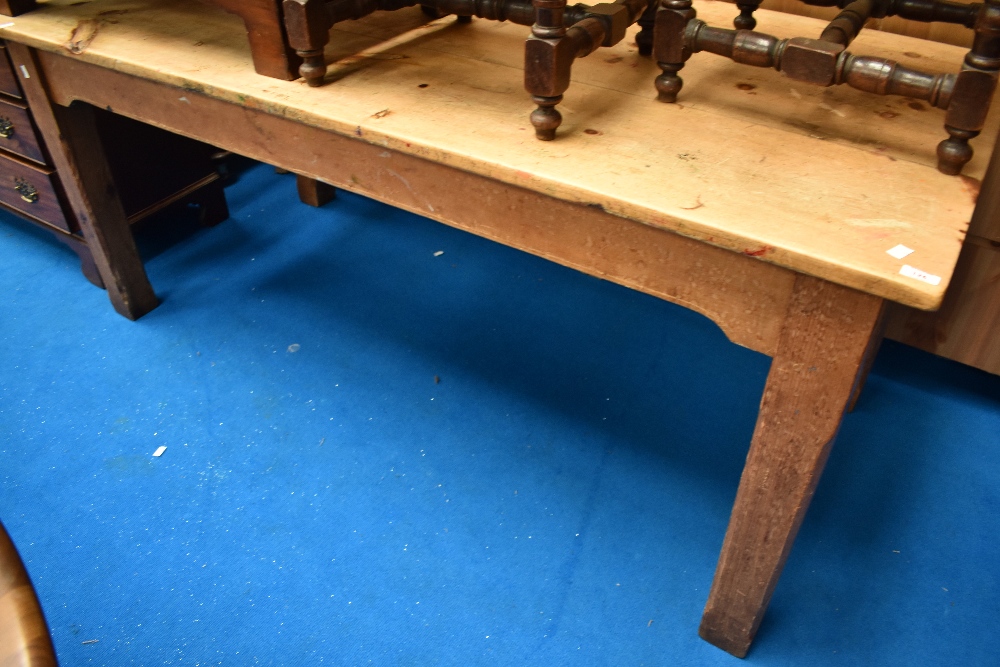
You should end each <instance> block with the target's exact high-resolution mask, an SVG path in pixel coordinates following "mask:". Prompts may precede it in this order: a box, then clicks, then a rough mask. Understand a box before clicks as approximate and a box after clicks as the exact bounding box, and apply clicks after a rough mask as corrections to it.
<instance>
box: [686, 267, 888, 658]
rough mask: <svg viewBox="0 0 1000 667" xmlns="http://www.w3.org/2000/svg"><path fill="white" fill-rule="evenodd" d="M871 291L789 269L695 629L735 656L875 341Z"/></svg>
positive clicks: (758, 613)
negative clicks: (788, 290) (776, 331)
mask: <svg viewBox="0 0 1000 667" xmlns="http://www.w3.org/2000/svg"><path fill="white" fill-rule="evenodd" d="M882 310H883V302H882V299H880V298H878V297H873V296H871V295H868V294H864V293H861V292H857V291H855V290H852V289H848V288H846V287H841V286H839V285H835V284H833V283H830V282H826V281H824V280H820V279H817V278H811V277H809V276H801V275H800V276H798V277H797V278H796V282H795V288H794V290H793V292H792V296H791V299H790V301H789V306H788V311H787V314H786V315H785V321H784V324H783V327H782V332H781V336H780V338H779V343H778V350H777V352H776V353H775V355H774V361H773V362H772V364H771V371H770V373H769V374H768V377H767V384H766V386H765V388H764V397H763V399H762V400H761V406H760V416H759V417H758V418H757V427H756V429H755V430H754V434H753V441H752V443H751V445H750V453H749V455H748V456H747V462H746V467H745V468H744V469H743V477H742V479H741V480H740V486H739V490H738V491H737V493H736V502H735V504H734V505H733V513H732V516H731V518H730V521H729V528H728V530H727V531H726V538H725V541H724V542H723V545H722V554H721V555H720V557H719V564H718V566H717V568H716V571H715V580H714V581H713V582H712V589H711V592H710V593H709V597H708V604H707V605H706V606H705V613H704V616H702V621H701V628H700V631H699V634H700V635H701V636H702V638H704V639H706V640H707V641H709V642H711V643H712V644H715V645H716V646H718V647H719V648H722V649H724V650H726V651H728V652H729V653H732V654H733V655H735V656H738V657H741V658H742V657H744V656H745V655H746V653H747V651H748V650H749V648H750V643H751V642H752V641H753V637H754V635H755V634H756V632H757V628H758V627H759V626H760V621H761V619H762V618H763V616H764V611H765V610H766V609H767V605H768V602H770V599H771V594H772V593H773V591H774V587H775V584H777V582H778V577H779V576H780V574H781V570H782V568H783V567H784V565H785V561H786V560H787V558H788V553H789V551H790V550H791V548H792V542H793V541H794V540H795V535H796V533H797V532H798V529H799V526H800V525H801V524H802V519H803V517H804V516H805V513H806V509H807V508H808V507H809V501H810V500H811V499H812V495H813V491H815V489H816V484H817V482H818V481H819V477H820V474H821V473H822V471H823V465H824V464H825V463H826V459H827V456H828V454H829V452H830V447H831V445H832V444H833V440H834V438H835V437H836V435H837V430H838V429H839V428H840V423H841V420H842V419H843V416H844V412H845V410H846V408H847V405H848V402H849V401H850V398H851V395H852V392H853V390H854V387H855V384H856V382H857V381H858V380H859V377H860V375H861V373H862V371H863V365H864V360H865V357H866V355H867V354H869V353H870V350H871V347H872V346H873V345H875V344H877V342H878V340H879V335H878V331H879V321H880V318H881V315H882Z"/></svg>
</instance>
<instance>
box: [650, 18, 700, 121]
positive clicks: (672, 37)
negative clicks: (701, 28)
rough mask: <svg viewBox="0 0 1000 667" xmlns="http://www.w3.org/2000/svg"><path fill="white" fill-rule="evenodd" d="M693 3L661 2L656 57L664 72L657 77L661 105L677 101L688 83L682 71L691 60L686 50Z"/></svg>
mask: <svg viewBox="0 0 1000 667" xmlns="http://www.w3.org/2000/svg"><path fill="white" fill-rule="evenodd" d="M695 15H696V12H695V10H694V9H693V8H692V7H691V0H661V2H660V7H659V9H658V11H657V12H656V27H655V30H654V36H653V54H654V56H655V57H656V64H657V65H659V66H660V69H661V70H663V73H662V74H660V76H658V77H656V90H657V93H658V99H659V100H660V101H661V102H676V101H677V94H678V93H679V92H681V87H682V86H683V85H684V81H683V80H682V79H681V77H680V76H678V74H677V73H678V72H680V71H681V68H683V67H684V63H685V62H686V61H687V59H688V58H690V57H691V53H690V51H688V50H687V49H686V48H684V29H685V28H686V27H687V24H688V22H690V21H691V20H692V19H694V17H695Z"/></svg>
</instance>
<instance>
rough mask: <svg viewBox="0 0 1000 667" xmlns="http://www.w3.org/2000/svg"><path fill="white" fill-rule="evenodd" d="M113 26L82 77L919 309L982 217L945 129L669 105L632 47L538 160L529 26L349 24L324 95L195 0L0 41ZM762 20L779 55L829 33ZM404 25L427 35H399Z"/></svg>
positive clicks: (809, 25)
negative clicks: (96, 68)
mask: <svg viewBox="0 0 1000 667" xmlns="http://www.w3.org/2000/svg"><path fill="white" fill-rule="evenodd" d="M116 7H120V8H127V11H126V10H125V9H123V10H122V11H124V12H125V13H123V14H120V15H117V16H116V22H115V23H113V24H108V25H105V26H104V27H102V28H101V31H100V33H99V35H98V36H97V37H96V38H95V39H94V40H93V41H92V42H91V43H90V45H89V46H88V48H87V49H86V50H85V51H84V52H83V53H80V54H78V55H75V56H74V57H75V58H77V59H79V60H82V61H85V62H92V63H95V64H99V65H101V66H103V67H107V68H111V69H115V70H119V71H122V72H126V73H129V74H133V75H135V76H137V77H140V78H148V79H151V80H156V81H159V82H161V83H165V84H167V85H171V86H175V87H177V88H178V95H177V97H178V98H181V97H183V91H185V90H197V91H201V92H203V93H205V94H206V95H208V96H211V97H213V98H216V99H219V100H224V101H228V102H231V103H235V104H239V105H241V106H244V107H246V108H258V109H265V110H267V111H268V112H270V113H273V114H276V115H282V116H285V117H288V118H292V119H295V120H296V121H298V122H299V123H301V124H302V125H304V126H310V127H316V128H320V129H324V130H328V131H331V132H334V133H337V134H342V135H345V136H354V137H357V136H358V133H360V135H361V138H362V139H363V140H364V141H367V142H370V143H373V144H376V145H379V146H383V147H385V148H388V149H392V150H396V151H399V152H401V153H407V154H411V155H416V156H422V157H426V158H428V159H430V160H431V161H434V162H438V163H443V164H447V165H449V166H452V167H455V168H458V169H461V170H466V171H471V172H474V173H477V174H480V175H483V176H486V177H488V178H491V179H495V180H498V181H500V182H504V183H509V184H514V185H517V186H520V187H526V188H529V189H533V190H536V191H538V192H542V193H544V194H548V195H550V196H553V197H557V198H559V199H564V200H567V201H576V202H584V203H594V204H599V205H600V206H602V207H603V208H604V209H605V210H607V211H609V212H612V213H614V214H616V215H620V216H623V217H627V218H629V219H633V220H636V221H639V222H642V223H643V224H647V225H650V226H654V227H658V228H662V229H668V230H671V231H676V232H678V233H680V234H683V235H685V236H688V237H691V238H694V239H698V240H701V241H704V242H707V243H711V244H713V245H716V246H719V247H722V248H725V249H728V250H732V251H735V252H739V253H746V254H748V255H752V256H754V257H756V258H757V260H758V261H763V262H769V263H774V264H777V265H780V266H784V267H787V268H790V269H792V270H794V271H797V272H802V273H807V274H810V275H814V276H817V277H821V278H824V279H827V280H830V281H833V282H837V283H839V284H843V285H845V286H849V287H853V288H855V289H859V290H862V291H867V292H871V293H874V294H877V295H879V296H882V297H884V298H887V299H891V300H895V301H899V302H902V303H905V304H908V305H911V306H914V307H917V308H921V309H933V308H936V307H937V306H938V305H940V302H941V300H942V298H943V295H944V291H945V288H946V286H947V283H948V281H949V279H950V275H951V271H952V269H953V267H954V264H955V262H956V260H957V257H958V253H959V250H960V247H961V241H962V239H963V238H964V234H965V230H966V228H967V225H968V221H969V219H970V218H971V214H972V209H973V197H972V194H971V192H970V187H971V186H970V185H969V182H968V181H967V180H963V179H955V178H950V177H946V176H943V175H941V174H938V173H936V171H935V170H934V169H933V166H932V165H933V162H934V146H935V145H936V143H937V142H938V141H939V140H940V139H941V138H942V136H943V135H942V133H941V132H942V130H941V123H942V121H943V117H942V115H941V114H939V113H938V112H937V111H934V110H929V109H927V108H926V107H925V105H921V104H915V105H911V103H910V102H908V101H907V100H905V99H902V98H898V99H894V98H881V97H877V96H872V95H869V94H865V93H860V92H858V91H853V90H849V89H844V88H843V87H840V88H837V89H821V88H812V87H808V86H799V85H792V84H790V83H789V81H788V80H787V79H784V78H783V77H782V76H781V74H780V73H777V72H771V71H764V70H757V69H754V68H748V67H746V66H743V65H737V64H734V63H731V62H728V61H726V60H724V59H722V58H718V57H715V56H711V55H707V54H699V56H697V57H695V58H692V59H691V61H690V63H689V65H688V66H687V67H686V68H685V70H684V71H685V74H684V76H685V80H686V82H687V83H686V87H685V92H684V93H683V94H682V99H681V104H680V105H664V104H659V103H656V102H655V101H654V99H653V97H654V91H653V88H652V80H653V78H654V77H655V74H656V71H657V68H656V67H655V64H654V63H652V62H651V61H650V60H649V59H646V58H641V57H639V56H638V55H637V54H636V53H635V47H634V46H632V45H631V40H630V39H626V40H625V41H624V42H622V43H621V44H620V45H618V46H616V47H613V48H610V49H602V50H601V51H600V52H598V53H596V54H594V55H592V56H590V57H588V58H584V59H581V60H580V61H578V62H577V63H576V65H575V69H574V72H573V78H574V81H573V84H572V86H571V87H570V90H569V92H568V93H567V95H566V99H565V101H564V102H563V103H562V104H561V105H560V108H561V109H562V111H563V115H564V117H565V121H564V123H563V126H562V128H561V131H562V134H561V135H560V137H559V138H558V139H557V140H556V141H555V142H551V143H547V144H543V143H542V142H537V141H535V140H534V139H533V137H532V135H531V131H530V130H531V126H530V124H528V122H527V114H528V113H529V112H530V110H531V108H532V104H531V102H530V99H528V97H527V95H526V94H525V93H524V92H523V86H522V78H523V74H522V70H521V64H522V63H521V59H522V58H523V40H524V39H525V37H526V34H527V33H526V32H525V31H526V29H525V28H523V27H521V26H516V25H510V24H497V23H491V22H487V21H474V22H473V23H472V24H471V25H456V24H455V23H454V21H452V20H451V19H442V20H440V21H437V22H432V23H430V24H427V25H424V26H421V25H420V23H421V22H422V21H423V18H421V17H420V16H418V15H419V14H420V12H419V10H416V9H415V10H414V12H408V11H407V10H403V11H401V12H396V13H392V14H383V15H379V16H373V17H370V20H369V19H365V20H363V21H356V22H345V23H344V24H341V25H340V26H338V27H337V29H335V35H334V38H333V39H332V40H331V46H330V47H329V48H328V52H327V57H328V60H330V61H332V64H331V68H330V70H331V74H330V78H331V79H332V80H333V81H332V83H331V84H330V85H327V86H325V87H323V88H321V89H310V88H308V87H307V86H305V85H304V84H303V83H301V82H288V83H286V82H281V81H274V80H270V79H266V78H262V77H259V76H257V75H256V74H254V72H253V68H252V64H251V62H250V59H249V50H248V48H247V45H246V42H245V37H244V35H243V34H242V30H241V29H240V28H239V22H238V20H237V19H236V17H232V16H228V15H226V14H224V13H221V12H219V11H217V10H215V9H213V8H211V7H207V6H202V5H201V4H199V3H192V2H188V1H187V0H178V1H177V2H171V3H163V2H156V1H154V0H130V1H129V2H127V3H125V2H123V0H95V2H91V3H87V4H84V5H80V6H73V4H72V3H71V2H69V0H55V1H54V2H52V3H50V4H49V5H48V6H46V7H45V8H43V9H41V10H39V11H37V12H33V13H31V14H27V15H25V16H24V17H21V18H19V19H18V20H17V21H16V22H15V25H14V26H12V27H9V28H5V29H3V30H2V31H0V34H3V35H7V36H8V37H10V38H11V39H16V40H19V41H23V42H25V43H28V44H30V45H33V46H37V47H38V48H41V49H45V50H49V51H52V52H56V53H65V52H66V50H65V48H64V46H63V45H64V44H65V42H66V39H67V37H68V35H70V34H71V33H72V31H73V29H74V28H75V27H76V26H77V25H79V23H80V22H81V21H86V20H92V19H93V17H94V16H95V15H96V14H97V13H99V12H100V11H108V10H110V9H112V8H116ZM732 10H733V7H732V5H728V4H725V3H719V2H702V3H700V4H698V11H699V14H700V15H701V16H702V17H703V18H706V19H707V20H710V21H713V22H716V21H718V22H720V23H722V22H725V21H726V20H731V14H732ZM764 14H765V15H766V17H767V20H768V21H769V25H770V26H771V27H772V28H773V31H774V32H775V33H776V34H779V35H796V34H809V33H811V32H814V31H816V29H817V27H818V26H819V25H820V23H819V22H817V21H815V20H812V19H807V18H802V17H797V16H790V15H785V14H780V13H770V14H768V13H766V12H765V13H764ZM234 20H236V23H235V24H234V23H233V21H234ZM407 21H409V22H411V24H416V25H417V26H418V27H416V28H413V29H412V30H409V31H408V32H403V33H402V34H400V32H401V30H403V29H404V28H406V27H408V25H410V24H408V23H407ZM865 40H869V41H868V42H866V41H865ZM153 45H155V46H153ZM195 45H197V46H195ZM855 45H856V47H857V50H858V51H859V52H860V51H862V50H863V51H865V52H869V53H876V54H879V55H884V56H886V57H892V58H897V59H898V60H900V61H901V62H904V63H907V64H910V65H915V66H920V67H922V68H923V69H928V70H931V71H934V70H941V71H945V70H954V69H955V68H957V67H958V64H959V63H960V62H961V59H962V56H963V55H964V52H963V50H962V49H959V48H957V47H953V46H949V45H943V44H936V43H933V42H923V41H921V42H916V41H915V40H913V39H912V38H906V37H900V36H897V35H890V34H885V33H868V34H862V36H861V37H859V38H858V40H857V41H856V42H855ZM907 54H911V55H907ZM914 54H915V55H914ZM996 124H997V118H996V115H995V114H994V117H992V118H991V120H990V124H989V126H988V129H987V131H986V133H985V134H984V136H983V137H981V138H980V139H978V140H977V141H976V144H977V147H978V149H979V150H978V152H977V157H976V158H975V159H974V160H973V162H972V163H970V165H969V166H968V167H967V174H968V175H969V177H970V178H972V179H976V178H980V177H981V176H982V173H983V171H984V169H985V165H986V162H987V158H988V153H989V150H988V147H989V146H991V145H992V141H993V136H995V128H996ZM655 128H670V131H669V133H667V132H662V133H658V132H656V131H655ZM984 147H985V148H984ZM876 175H877V176H876ZM873 181H877V183H878V186H877V189H878V193H877V195H876V193H875V192H874V191H873ZM897 243H903V244H904V245H907V246H909V247H911V248H914V249H915V250H916V253H915V254H914V255H913V256H912V257H911V259H910V263H911V264H913V265H914V266H917V267H918V268H920V269H921V270H923V271H926V272H928V273H931V274H934V275H938V276H940V277H941V278H942V280H941V283H940V284H939V285H936V286H934V285H929V284H926V283H921V282H919V281H916V280H914V279H911V278H906V277H904V276H901V275H899V269H900V266H901V263H900V262H899V261H897V260H895V259H893V258H892V257H890V256H888V255H886V254H885V251H886V250H887V249H889V248H891V247H892V246H894V245H896V244H897Z"/></svg>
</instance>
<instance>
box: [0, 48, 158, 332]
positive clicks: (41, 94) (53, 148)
mask: <svg viewBox="0 0 1000 667" xmlns="http://www.w3.org/2000/svg"><path fill="white" fill-rule="evenodd" d="M7 49H8V51H9V53H10V56H11V60H12V61H13V63H14V66H15V70H17V69H19V68H21V67H24V68H25V70H26V71H27V72H28V74H30V77H31V78H29V79H24V78H22V80H21V85H22V86H23V88H24V95H25V98H26V99H27V100H28V103H29V104H30V106H31V113H32V115H33V116H34V118H35V122H36V124H37V125H38V129H39V131H40V132H41V134H42V137H43V138H44V140H45V144H46V146H48V148H49V152H50V153H51V154H52V162H53V165H54V166H55V167H56V170H57V171H58V173H59V177H60V180H61V181H62V184H63V189H64V190H65V191H66V197H67V199H68V200H69V204H70V207H71V208H72V210H73V214H74V216H75V217H76V220H77V222H78V223H79V224H80V230H81V232H82V233H83V237H84V239H86V241H87V245H88V246H89V248H90V252H91V253H92V255H93V258H94V263H95V264H96V265H97V270H98V273H99V274H100V276H101V280H102V281H103V282H104V285H105V287H106V289H107V290H108V297H109V298H110V299H111V303H112V305H113V306H114V308H115V310H116V311H118V312H119V313H120V314H121V315H124V316H125V317H127V318H129V319H131V320H135V319H138V318H140V317H142V316H143V315H145V314H146V313H148V312H149V311H151V310H152V309H153V308H155V307H156V306H157V305H158V304H159V301H158V300H157V298H156V295H155V294H154V293H153V288H152V286H151V285H150V284H149V278H148V277H147V276H146V269H145V268H144V267H143V265H142V260H141V259H140V258H139V252H138V250H137V249H136V246H135V240H134V239H133V238H132V231H131V230H130V229H129V225H128V219H127V218H126V216H125V211H124V209H123V208H122V203H121V200H120V199H119V198H118V192H117V190H116V188H115V183H114V180H113V179H112V176H111V169H110V167H109V166H108V161H107V158H106V156H105V154H104V147H103V145H102V144H101V141H100V138H99V135H98V133H97V127H96V124H95V119H94V111H93V107H90V106H87V105H85V104H75V105H73V106H72V107H60V106H54V105H51V104H50V103H49V100H48V94H47V92H46V90H45V83H44V79H43V75H42V73H41V71H40V69H39V68H38V66H37V61H36V60H35V56H34V52H33V51H32V50H31V49H29V48H28V47H26V46H24V45H21V44H16V43H14V42H11V43H9V44H8V45H7Z"/></svg>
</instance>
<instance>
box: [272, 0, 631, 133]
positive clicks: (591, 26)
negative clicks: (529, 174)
mask: <svg viewBox="0 0 1000 667" xmlns="http://www.w3.org/2000/svg"><path fill="white" fill-rule="evenodd" d="M417 4H419V5H420V6H421V7H422V8H423V10H424V12H425V13H427V14H428V15H430V16H432V17H444V16H448V15H451V14H454V15H455V16H457V17H458V20H459V21H463V22H468V21H470V20H471V19H472V18H473V17H476V18H481V19H489V20H492V21H510V22H511V23H517V24H520V25H525V26H531V36H530V37H529V38H528V41H527V43H526V45H525V55H524V87H525V88H526V89H527V91H528V93H529V94H530V95H531V99H532V101H533V102H534V103H535V104H537V105H538V107H537V108H536V109H535V110H534V111H533V112H532V113H531V116H530V120H531V124H532V125H533V126H534V127H535V136H536V137H537V138H538V139H541V140H543V141H551V140H553V139H555V137H556V129H557V128H558V127H559V125H560V124H562V115H561V114H560V113H559V112H558V111H557V110H556V105H558V104H559V102H561V101H562V99H563V93H565V92H566V90H567V89H568V88H569V82H570V72H571V70H572V67H573V61H574V60H576V59H577V58H583V57H584V56H588V55H590V54H591V53H593V52H594V51H596V50H597V49H598V48H599V47H602V46H614V45H615V44H617V43H618V42H620V41H622V40H623V39H624V38H625V32H626V30H628V28H629V27H630V26H631V25H633V24H634V23H635V22H636V21H638V20H639V18H640V16H642V15H643V12H645V11H646V9H647V6H648V4H649V0H615V1H614V2H612V3H602V4H598V5H593V6H590V5H585V4H582V3H581V4H576V5H573V6H572V7H567V5H566V0H492V1H491V2H481V1H479V0H359V1H353V0H352V1H344V0H284V2H283V5H282V6H283V8H284V14H285V28H286V30H287V31H288V38H289V43H290V44H291V46H292V47H293V48H294V49H295V50H296V53H297V54H298V55H299V57H301V58H302V61H303V62H302V66H301V68H300V70H299V71H300V73H301V74H302V77H303V78H305V80H306V81H307V82H308V83H309V85H310V86H314V87H315V86H320V85H322V84H323V80H324V77H325V76H326V61H325V55H324V51H325V48H326V45H327V44H328V43H329V41H330V29H331V28H333V26H334V25H336V24H337V23H340V22H341V21H347V20H356V19H360V18H364V17H365V16H368V15H369V14H372V13H373V12H376V11H394V10H398V9H404V8H406V7H413V6H415V5H417Z"/></svg>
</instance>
